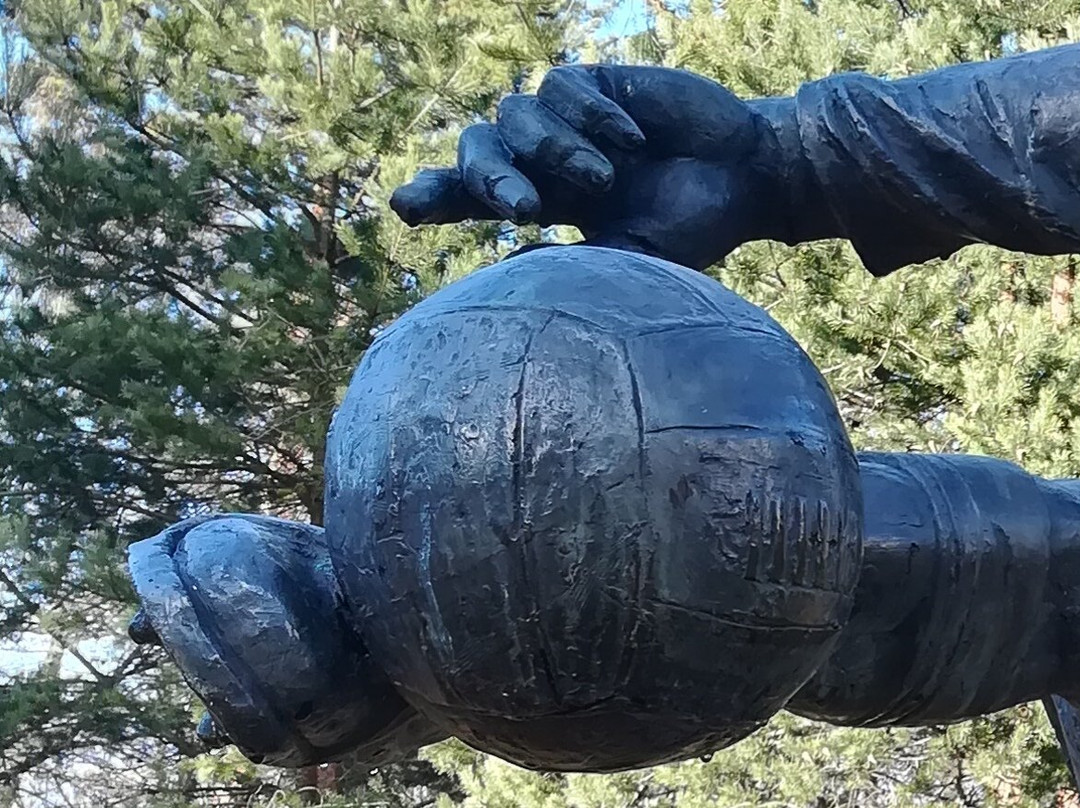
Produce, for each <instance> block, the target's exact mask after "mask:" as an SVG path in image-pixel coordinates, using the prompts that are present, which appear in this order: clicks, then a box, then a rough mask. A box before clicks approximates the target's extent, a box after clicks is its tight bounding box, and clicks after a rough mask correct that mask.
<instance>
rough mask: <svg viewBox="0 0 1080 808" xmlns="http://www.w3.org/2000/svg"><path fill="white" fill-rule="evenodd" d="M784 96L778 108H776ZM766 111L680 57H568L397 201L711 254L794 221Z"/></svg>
mask: <svg viewBox="0 0 1080 808" xmlns="http://www.w3.org/2000/svg"><path fill="white" fill-rule="evenodd" d="M774 107H776V105H775V104H774V105H772V107H770V108H774ZM778 150H779V145H778V141H777V137H776V134H775V132H774V127H773V126H772V125H771V124H770V121H769V120H768V118H767V117H766V115H765V114H762V112H761V111H759V110H758V109H756V108H754V107H752V106H751V105H750V104H747V103H744V102H743V101H740V100H739V99H738V98H736V97H735V96H734V95H733V94H732V93H730V92H729V91H728V90H726V89H725V88H723V87H721V86H720V85H718V84H716V83H714V82H712V81H709V80H708V79H704V78H701V77H700V76H696V75H693V74H691V73H686V72H683V71H679V70H670V69H665V68H658V67H621V66H615V65H595V66H570V67H558V68H555V69H554V70H552V71H550V72H549V73H548V74H547V76H546V77H545V78H544V81H543V83H542V84H541V85H540V89H539V91H538V92H537V94H536V95H522V94H518V95H510V96H507V97H506V98H505V99H504V100H503V101H502V103H501V104H500V105H499V111H498V120H497V123H494V124H490V123H482V124H477V125H474V126H471V127H469V128H468V129H466V130H465V132H464V133H463V134H462V135H461V140H460V142H459V145H458V165H457V167H455V168H444V169H434V170H426V171H422V172H421V173H420V174H419V175H418V176H417V177H416V178H415V179H414V180H413V181H412V182H411V183H409V184H408V185H405V186H403V187H401V188H399V189H398V190H397V191H396V192H395V193H394V196H393V198H392V200H391V206H392V207H393V209H394V210H395V211H396V212H397V213H398V215H399V216H401V218H402V219H403V220H405V221H406V222H407V223H409V224H410V225H417V224H421V223H436V224H443V223H449V222H457V221H461V220H464V219H510V220H512V221H514V222H517V223H527V222H535V223H539V224H544V225H548V224H570V225H575V226H577V227H578V228H579V229H580V230H581V231H582V233H583V234H584V235H585V237H586V239H587V240H588V241H589V242H590V243H593V244H606V245H610V246H619V247H628V248H632V249H636V250H639V251H642V252H647V253H651V254H654V255H657V256H660V257H663V258H666V259H669V260H672V261H676V262H678V263H681V264H685V265H687V266H691V267H696V268H704V267H706V266H708V265H709V264H711V263H713V262H714V261H716V260H718V259H720V258H722V257H723V256H724V255H725V254H726V253H727V252H729V251H730V250H731V249H732V248H733V247H735V246H737V245H738V244H741V243H743V242H745V241H748V240H750V239H753V238H762V237H773V236H777V235H779V234H780V228H781V227H782V223H783V219H784V216H783V215H779V214H778V212H777V211H778V209H780V208H783V207H784V206H783V205H778V204H777V198H778V196H783V195H784V189H783V187H782V186H783V182H782V180H781V177H780V172H778V171H777V166H781V165H783V161H782V160H780V159H779V155H778Z"/></svg>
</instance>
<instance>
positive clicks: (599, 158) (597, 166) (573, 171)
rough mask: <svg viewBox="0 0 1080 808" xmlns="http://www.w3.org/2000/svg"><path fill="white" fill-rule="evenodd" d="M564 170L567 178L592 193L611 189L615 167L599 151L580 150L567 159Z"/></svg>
mask: <svg viewBox="0 0 1080 808" xmlns="http://www.w3.org/2000/svg"><path fill="white" fill-rule="evenodd" d="M563 172H564V175H565V176H566V178H567V179H569V180H570V181H571V182H573V183H574V184H575V185H577V186H578V187H580V188H582V189H583V190H585V191H588V192H590V193H597V194H602V193H605V192H606V191H609V190H611V186H612V185H613V184H614V182H615V169H614V167H613V166H612V165H611V163H610V162H609V161H608V160H607V158H606V157H604V156H603V155H602V154H600V153H599V152H594V151H591V150H584V149H582V150H579V151H577V152H575V153H574V154H573V155H571V156H570V158H569V159H568V160H567V161H566V163H565V165H564V166H563Z"/></svg>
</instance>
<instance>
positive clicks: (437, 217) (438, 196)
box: [390, 168, 502, 227]
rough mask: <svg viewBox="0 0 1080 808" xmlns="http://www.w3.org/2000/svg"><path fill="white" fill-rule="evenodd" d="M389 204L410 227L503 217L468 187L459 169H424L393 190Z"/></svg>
mask: <svg viewBox="0 0 1080 808" xmlns="http://www.w3.org/2000/svg"><path fill="white" fill-rule="evenodd" d="M390 207H391V208H392V209H393V211H394V213H396V214H397V215H398V217H400V218H401V220H402V221H403V222H405V224H407V225H409V226H410V227H416V226H417V225H420V224H454V223H455V222H462V221H465V220H466V219H495V218H502V216H501V214H499V213H497V212H496V211H495V210H493V209H492V208H489V207H488V206H487V205H485V204H484V203H483V202H481V201H480V200H479V199H477V198H476V197H474V196H473V195H472V194H470V193H469V192H468V191H467V190H466V189H465V183H463V182H462V181H461V173H460V172H459V171H458V170H457V169H456V168H433V169H425V170H423V171H421V172H420V173H419V174H417V175H416V177H415V178H414V179H413V181H412V182H410V183H408V184H406V185H402V186H401V187H400V188H398V189H397V190H395V191H394V193H393V195H392V196H391V197H390Z"/></svg>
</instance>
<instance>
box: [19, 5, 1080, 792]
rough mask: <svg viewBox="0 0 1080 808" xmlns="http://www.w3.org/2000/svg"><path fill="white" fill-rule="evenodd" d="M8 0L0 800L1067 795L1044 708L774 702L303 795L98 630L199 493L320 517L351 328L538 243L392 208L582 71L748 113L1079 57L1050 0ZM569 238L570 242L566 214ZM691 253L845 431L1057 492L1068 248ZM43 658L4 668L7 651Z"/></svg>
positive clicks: (338, 771) (126, 602) (365, 339)
mask: <svg viewBox="0 0 1080 808" xmlns="http://www.w3.org/2000/svg"><path fill="white" fill-rule="evenodd" d="M643 8H645V9H647V12H648V20H649V26H648V28H647V29H646V30H644V31H642V32H640V33H637V34H633V35H629V36H625V37H617V38H616V37H610V36H606V35H605V34H604V33H603V30H604V29H603V27H602V25H601V17H602V16H603V14H604V13H605V11H609V10H610V9H609V8H602V7H598V6H596V5H595V4H590V5H589V6H588V7H583V6H582V5H581V4H580V3H576V2H558V1H556V0H550V1H548V0H261V1H260V0H229V1H227V2H226V0H165V2H137V1H136V0H105V1H104V2H86V0H21V1H20V2H16V3H8V4H6V7H5V12H4V13H5V15H6V17H5V21H4V26H5V29H4V30H5V38H4V44H5V50H4V56H5V59H4V61H5V65H4V73H3V76H2V79H3V83H2V86H0V102H2V104H0V106H2V112H3V115H2V116H0V289H2V291H3V294H4V299H3V304H2V306H0V475H2V477H3V482H2V484H0V497H2V499H0V518H2V519H3V522H2V529H0V643H2V645H0V648H4V649H7V653H6V655H5V651H3V650H0V804H2V803H7V802H9V803H11V804H12V805H18V806H38V805H59V804H61V803H63V804H69V805H79V806H81V805H96V806H101V805H123V806H128V805H131V806H143V805H145V806H158V805H161V806H165V805H168V806H180V805H196V804H197V805H237V806H239V805H253V804H261V803H269V802H274V803H275V804H301V803H305V804H310V803H312V802H319V801H322V802H323V803H324V804H334V805H400V806H413V805H415V806H421V805H434V804H438V805H440V806H444V805H451V804H457V803H463V804H465V805H469V806H517V805H522V806H538V807H539V806H544V807H545V808H547V807H548V806H550V807H551V808H561V807H562V806H575V807H577V806H580V807H581V808H587V807H588V808H592V807H593V806H596V807H597V808H599V807H600V806H665V805H678V806H687V807H689V808H693V807H695V806H706V805H720V806H750V805H771V806H815V808H817V807H819V806H820V807H821V808H825V807H826V806H830V807H831V806H838V807H839V806H879V805H880V806H894V805H895V806H907V805H912V806H915V805H935V804H936V805H971V806H982V805H1002V806H1036V805H1052V804H1066V803H1064V802H1062V800H1065V799H1067V796H1066V792H1065V791H1064V789H1065V787H1066V782H1067V781H1066V775H1065V771H1064V768H1063V765H1062V760H1061V758H1060V755H1059V753H1058V752H1057V751H1056V747H1055V745H1054V743H1053V738H1052V735H1051V733H1050V731H1049V728H1048V726H1047V722H1046V720H1045V718H1044V717H1043V714H1042V712H1041V708H1039V707H1038V706H1037V705H1031V706H1025V707H1021V708H1018V709H1016V710H1012V711H1008V712H1006V713H1003V714H1000V715H996V716H991V717H987V718H984V719H980V720H978V721H973V722H969V723H967V724H963V725H958V726H954V727H949V728H929V729H925V730H892V731H862V730H849V729H833V728H828V727H824V726H821V725H817V724H813V723H811V722H808V721H804V720H802V719H797V718H794V717H791V716H780V717H778V719H777V720H775V721H774V722H773V723H772V724H771V725H770V726H769V727H768V728H766V729H765V730H763V731H761V732H759V733H758V734H756V735H754V736H752V737H751V738H750V739H748V740H746V741H744V742H743V743H740V744H738V745H737V746H735V747H733V748H732V749H729V750H725V751H724V752H722V753H718V754H717V755H715V756H714V757H712V758H711V759H710V760H708V761H704V760H703V761H690V762H686V763H682V764H677V765H672V766H666V767H660V768H657V769H655V770H649V771H643V772H631V773H625V774H619V775H610V776H603V777H601V776H586V775H573V776H563V775H538V774H533V773H528V772H524V771H522V770H519V769H516V768H514V767H512V766H510V765H508V764H505V763H503V762H501V761H498V760H496V759H494V758H490V757H487V756H484V755H480V754H478V753H476V752H473V751H471V750H469V749H467V748H466V747H464V746H462V745H461V744H459V743H456V742H449V743H445V744H441V745H438V746H436V747H432V748H430V749H428V750H425V751H424V752H423V753H422V755H421V759H419V760H416V761H411V762H407V763H405V764H402V765H400V766H394V767H386V768H385V769H382V770H379V771H374V772H372V771H367V770H365V769H363V767H360V766H357V765H352V764H350V762H349V761H345V762H344V763H343V764H341V765H340V766H335V767H331V768H329V769H326V770H322V771H309V772H304V773H301V774H300V776H299V778H297V777H294V776H293V775H291V774H283V773H281V772H274V771H271V770H267V769H263V768H261V767H255V766H252V765H250V764H248V763H247V762H245V761H243V760H242V759H241V758H239V757H238V756H237V755H236V753H234V752H228V751H226V752H222V753H214V754H202V753H201V750H200V748H199V747H198V745H197V744H196V743H195V739H194V734H193V716H194V712H195V710H196V705H194V704H192V700H191V696H190V694H189V693H188V691H187V690H186V689H185V688H184V687H183V685H182V683H181V682H180V681H179V680H178V677H177V675H176V672H175V670H174V669H173V668H172V667H171V666H170V665H169V664H167V662H166V661H165V660H164V659H162V658H161V656H160V655H159V654H156V653H155V652H153V651H150V650H147V649H141V648H140V649H135V648H133V647H132V646H131V645H130V644H128V643H127V642H126V641H125V640H124V639H123V636H122V630H123V625H124V623H125V622H126V619H127V618H128V617H130V614H131V612H132V609H133V597H132V593H131V591H130V587H129V585H128V583H127V580H126V577H125V575H124V571H123V566H122V563H123V548H124V547H125V546H126V544H127V543H128V542H130V541H132V540H135V539H138V538H141V537H143V536H145V535H148V534H150V533H152V532H154V531H156V530H157V529H158V528H160V527H161V526H163V525H165V524H167V523H169V522H171V521H174V520H175V519H177V518H179V517H181V516H183V515H186V514H189V513H192V512H198V511H200V510H205V509H243V510H251V511H260V512H268V513H275V514H279V515H283V516H287V517H293V518H308V519H311V518H313V519H318V518H319V514H320V513H321V493H320V492H321V479H320V467H321V458H322V451H323V440H324V437H325V430H326V425H327V423H328V419H329V416H330V413H331V412H332V410H333V408H334V406H335V405H336V403H337V401H338V398H339V396H340V394H341V391H342V388H343V385H344V383H345V382H346V380H347V378H348V376H349V374H350V373H351V370H352V368H353V367H354V366H355V364H356V362H357V361H358V359H359V357H360V355H361V354H362V352H363V350H364V349H365V348H366V346H367V344H368V343H369V341H370V339H371V336H372V333H373V331H374V330H376V329H378V328H379V327H381V326H382V325H384V324H385V323H387V322H389V321H390V320H391V319H392V318H393V317H395V316H396V315H397V314H399V313H400V312H401V311H402V310H403V309H404V308H405V307H407V306H408V305H410V304H411V303H412V302H414V301H415V300H417V299H419V297H420V296H422V295H424V294H427V293H430V292H431V291H433V290H435V289H437V288H439V287H440V286H441V285H443V284H445V283H448V282H450V281H451V280H453V279H454V278H456V277H459V276H461V275H462V274H464V273H466V272H468V271H470V270H471V269H472V268H474V267H476V266H479V265H482V264H484V263H488V262H490V261H492V260H494V259H496V258H497V257H498V256H499V255H501V254H503V253H505V251H506V250H508V249H510V248H511V247H512V246H513V245H514V244H515V243H518V242H524V241H530V240H534V239H536V238H539V237H540V234H539V233H538V232H537V231H536V229H535V228H522V229H507V228H500V227H499V226H495V225H486V224H480V225H474V224H469V225H460V226H454V227H446V228H423V229H420V230H417V231H409V230H407V229H406V228H404V227H403V226H402V225H401V224H400V223H399V222H397V220H396V219H395V218H394V217H393V216H392V215H390V214H389V213H388V210H387V207H386V199H387V197H388V194H389V192H390V191H391V190H392V189H393V188H394V187H395V186H396V185H397V184H399V183H401V182H403V181H404V180H406V179H407V178H408V177H410V176H411V175H412V174H413V173H414V172H415V170H416V169H417V168H418V167H419V166H421V165H425V164H438V163H445V162H447V161H448V160H449V159H450V157H451V155H452V153H453V143H454V135H455V133H456V132H457V131H460V128H461V127H462V126H463V125H465V124H467V123H469V122H471V121H473V120H476V119H478V118H479V117H487V116H490V115H491V114H492V112H493V110H494V104H495V102H496V101H497V99H498V98H499V97H500V96H501V95H502V94H504V93H506V92H508V91H511V90H512V89H514V88H525V89H529V88H532V87H535V86H536V83H537V82H538V81H539V79H540V77H541V76H542V75H543V71H544V70H545V69H546V68H547V67H549V66H551V65H554V64H559V63H562V62H566V61H575V60H583V61H587V60H597V59H617V60H620V61H628V62H642V63H659V64H666V65H670V66H675V67H682V68H687V69H690V70H693V71H696V72H699V73H702V74H704V75H707V76H710V77H712V78H714V79H716V80H718V81H721V82H723V83H725V84H726V85H727V86H729V87H731V88H732V89H733V90H734V91H735V92H736V93H739V94H740V95H743V96H746V97H751V96H759V95H772V94H787V93H790V92H792V91H793V90H794V89H795V88H796V87H797V86H798V85H799V84H800V83H801V82H803V81H806V80H810V79H813V78H817V77H821V76H824V75H828V74H831V73H834V72H837V71H844V70H866V71H869V72H871V73H874V74H877V75H884V76H900V75H905V74H908V73H912V72H917V71H922V70H927V69H931V68H934V67H938V66H943V65H947V64H951V63H955V62H959V61H966V60H975V59H985V58H992V57H995V56H999V55H1002V54H1005V53H1011V52H1015V51H1019V50H1029V49H1034V48H1039V47H1043V46H1046V45H1051V44H1056V43H1059V42H1064V41H1076V40H1078V39H1080V2H1078V1H1077V0H1039V2H1032V0H723V2H710V1H709V0H690V2H681V3H667V4H665V3H662V2H660V0H650V2H648V3H646V4H645V6H644V7H643ZM561 235H566V234H561ZM712 272H714V273H715V274H716V275H717V276H718V277H719V278H721V279H722V280H723V281H724V282H725V283H727V284H729V285H730V286H732V287H733V288H735V289H736V290H737V291H739V292H740V293H741V294H744V295H746V296H747V297H749V298H751V299H752V300H754V301H755V302H758V303H760V304H762V305H764V306H766V307H767V308H768V309H769V311H770V312H771V313H772V314H773V316H775V317H776V318H777V319H778V320H779V321H780V322H781V323H782V324H783V325H784V326H785V327H787V328H788V329H789V330H790V331H791V332H792V333H793V334H794V335H795V336H796V338H797V339H798V340H799V341H800V342H801V343H802V344H803V345H804V346H805V347H806V349H807V350H808V351H809V353H810V354H811V356H812V357H813V358H814V359H815V361H816V362H817V363H818V365H819V366H820V367H821V368H822V369H823V371H824V372H825V374H826V376H827V378H828V380H829V382H830V383H831V384H832V386H833V389H834V390H835V392H836V394H837V397H838V400H839V402H840V405H841V408H842V411H843V415H844V417H845V419H846V421H847V423H848V425H849V428H850V429H851V431H852V434H853V438H854V440H855V442H856V445H858V446H860V447H863V448H878V449H891V450H898V451H903V450H915V451H965V452H976V453H986V454H991V455H995V456H998V457H1003V458H1007V459H1010V460H1014V461H1016V462H1019V463H1021V464H1022V465H1023V466H1024V467H1025V468H1027V469H1029V470H1030V471H1032V472H1035V473H1039V474H1046V475H1054V476H1080V419H1078V418H1077V417H1076V415H1077V412H1078V408H1080V389H1078V383H1080V377H1078V374H1080V342H1078V340H1080V337H1078V336H1077V335H1076V330H1075V329H1074V327H1073V325H1074V315H1073V302H1072V295H1073V286H1074V284H1075V268H1074V264H1073V260H1072V259H1071V258H1068V257H1065V258H1060V259H1047V258H1033V257H1031V256H1025V255H1017V254H1007V253H1004V252H1002V251H999V250H995V249H991V248H985V247H972V248H968V249H967V250H965V251H963V252H962V253H960V254H959V255H957V256H955V257H953V258H952V259H950V260H948V261H940V262H934V263H933V264H931V265H927V266H924V267H912V268H908V269H905V270H902V271H900V272H898V273H896V274H894V275H892V276H890V277H888V278H885V279H880V280H875V279H872V278H871V277H870V276H869V275H868V274H867V273H865V271H864V270H863V269H862V268H861V266H860V265H859V263H858V261H857V259H856V258H855V256H854V254H853V253H852V251H851V249H850V248H849V247H848V246H847V245H846V244H843V243H834V242H822V243H816V244H812V245H805V246H801V247H798V248H787V247H783V246H780V245H777V244H771V243H759V244H751V245H747V246H745V247H743V248H740V249H739V250H737V251H736V252H735V253H734V254H733V255H731V256H729V258H728V260H727V261H726V262H725V264H724V266H722V267H715V268H714V269H713V270H712ZM30 642H34V643H38V644H39V645H41V647H43V649H44V654H43V657H44V661H43V664H41V665H40V666H38V667H34V668H31V669H27V670H21V671H16V670H14V669H12V670H11V671H5V670H3V668H4V667H5V663H4V662H3V660H5V659H9V658H12V659H13V658H14V657H13V656H12V654H11V649H18V648H21V647H24V646H26V644H27V643H30Z"/></svg>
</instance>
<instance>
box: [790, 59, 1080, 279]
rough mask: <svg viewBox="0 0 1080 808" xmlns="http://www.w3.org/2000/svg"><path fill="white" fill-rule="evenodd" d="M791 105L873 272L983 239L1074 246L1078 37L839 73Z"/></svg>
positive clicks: (836, 208)
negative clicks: (959, 61) (899, 71)
mask: <svg viewBox="0 0 1080 808" xmlns="http://www.w3.org/2000/svg"><path fill="white" fill-rule="evenodd" d="M795 112H796V119H797V122H798V132H799V142H800V145H801V148H802V154H803V157H804V159H805V161H806V166H807V174H808V175H809V179H810V181H811V182H814V183H816V184H817V185H818V186H819V189H818V190H819V192H820V193H819V194H815V196H818V198H819V199H821V198H823V199H824V200H825V201H826V204H827V206H828V208H829V211H828V215H829V216H830V218H831V219H832V222H831V226H830V228H829V229H830V230H838V231H839V232H836V233H830V235H836V236H840V237H844V238H848V239H850V240H851V242H852V243H853V245H854V247H855V249H856V250H857V251H858V253H859V255H860V257H861V258H862V260H863V263H864V264H865V265H866V267H867V269H868V270H870V271H871V272H872V273H873V274H875V275H886V274H888V273H890V272H892V271H893V270H895V269H898V268H900V267H902V266H905V265H908V264H913V263H921V262H923V261H927V260H930V259H932V258H938V257H945V256H948V255H950V254H951V253H953V252H955V251H956V250H958V249H960V248H961V247H963V246H965V245H968V244H973V243H979V242H982V243H988V244H993V245H996V246H1000V247H1004V248H1007V249H1011V250H1018V251H1023V252H1028V253H1034V254H1041V255H1056V254H1062V253H1070V252H1080V45H1068V46H1064V47H1059V48H1054V49H1050V50H1046V51H1040V52H1037V53H1032V54H1025V55H1022V56H1014V57H1010V58H1007V59H1000V60H997V61H992V62H984V63H973V64H965V65H959V66H956V67H950V68H945V69H942V70H938V71H935V72H933V73H927V74H924V75H921V76H917V77H914V78H910V79H903V80H899V81H883V80H879V79H876V78H873V77H872V76H868V75H865V74H841V75H837V76H832V77H830V78H827V79H824V80H822V81H817V82H812V83H809V84H806V85H804V86H803V87H802V88H801V89H800V90H799V92H798V94H797V95H796V98H795Z"/></svg>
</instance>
